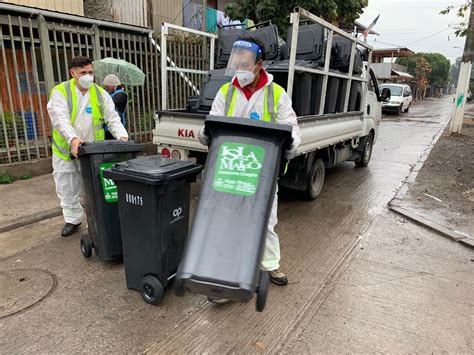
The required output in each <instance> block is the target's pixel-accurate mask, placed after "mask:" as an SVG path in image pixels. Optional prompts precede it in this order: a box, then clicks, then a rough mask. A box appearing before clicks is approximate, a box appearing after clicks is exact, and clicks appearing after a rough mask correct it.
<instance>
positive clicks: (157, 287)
mask: <svg viewBox="0 0 474 355" xmlns="http://www.w3.org/2000/svg"><path fill="white" fill-rule="evenodd" d="M140 294H141V295H142V297H143V299H144V300H145V301H146V302H147V303H149V304H152V305H157V304H159V303H160V302H161V300H162V299H163V296H164V294H165V293H164V291H163V286H162V285H161V283H160V281H159V280H158V279H157V278H156V277H154V276H152V275H147V276H145V277H144V278H143V279H142V282H141V283H140Z"/></svg>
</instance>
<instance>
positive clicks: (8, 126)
mask: <svg viewBox="0 0 474 355" xmlns="http://www.w3.org/2000/svg"><path fill="white" fill-rule="evenodd" d="M3 122H5V127H4V126H3ZM15 126H16V131H17V134H18V138H19V139H23V138H24V137H25V132H24V125H23V120H22V119H21V118H20V116H19V115H17V114H12V113H10V112H4V113H3V118H2V117H0V148H5V147H6V141H5V135H4V128H5V130H6V131H7V135H8V138H9V139H15Z"/></svg>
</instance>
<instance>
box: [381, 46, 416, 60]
mask: <svg viewBox="0 0 474 355" xmlns="http://www.w3.org/2000/svg"><path fill="white" fill-rule="evenodd" d="M414 54H415V52H413V51H412V50H411V49H408V48H406V47H394V48H377V49H374V50H373V51H372V56H373V57H380V58H390V57H395V58H396V57H411V56H412V55H414Z"/></svg>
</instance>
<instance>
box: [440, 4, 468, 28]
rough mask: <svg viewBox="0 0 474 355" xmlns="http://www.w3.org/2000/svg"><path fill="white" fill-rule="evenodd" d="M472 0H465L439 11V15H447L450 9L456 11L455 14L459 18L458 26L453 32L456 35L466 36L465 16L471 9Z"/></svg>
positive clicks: (466, 24)
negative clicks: (460, 3)
mask: <svg viewBox="0 0 474 355" xmlns="http://www.w3.org/2000/svg"><path fill="white" fill-rule="evenodd" d="M471 5H472V1H470V0H467V1H466V2H465V3H464V4H462V5H458V6H448V7H447V8H445V9H444V10H442V11H441V12H440V14H441V15H447V14H449V13H450V12H451V11H457V16H458V17H459V18H460V19H461V22H460V23H459V28H458V29H457V30H456V31H455V32H454V33H455V34H456V36H458V37H465V36H467V32H468V23H466V22H465V18H466V16H467V14H468V13H470V12H471V11H472V9H471Z"/></svg>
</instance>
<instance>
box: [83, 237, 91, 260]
mask: <svg viewBox="0 0 474 355" xmlns="http://www.w3.org/2000/svg"><path fill="white" fill-rule="evenodd" d="M81 251H82V255H84V257H85V258H90V257H91V255H92V243H91V241H90V239H89V238H85V237H81Z"/></svg>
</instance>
